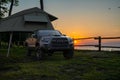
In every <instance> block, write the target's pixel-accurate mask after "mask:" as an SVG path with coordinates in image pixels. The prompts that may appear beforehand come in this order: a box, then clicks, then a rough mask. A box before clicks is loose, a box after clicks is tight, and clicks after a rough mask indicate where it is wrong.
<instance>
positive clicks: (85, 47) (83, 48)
mask: <svg viewBox="0 0 120 80" xmlns="http://www.w3.org/2000/svg"><path fill="white" fill-rule="evenodd" d="M74 48H75V50H98V47H91V46H90V47H88V46H75V47H74ZM101 50H102V51H120V48H101Z"/></svg>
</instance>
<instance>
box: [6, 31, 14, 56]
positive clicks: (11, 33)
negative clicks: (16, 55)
mask: <svg viewBox="0 0 120 80" xmlns="http://www.w3.org/2000/svg"><path fill="white" fill-rule="evenodd" d="M12 36H13V32H10V39H9V45H8V52H7V57H8V56H9V54H10V46H11V43H12Z"/></svg>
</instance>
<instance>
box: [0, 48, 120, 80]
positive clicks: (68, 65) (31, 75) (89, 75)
mask: <svg viewBox="0 0 120 80" xmlns="http://www.w3.org/2000/svg"><path fill="white" fill-rule="evenodd" d="M6 52H7V51H6V50H5V49H0V80H120V52H97V51H75V54H74V58H73V59H69V60H66V59H64V57H63V55H62V53H60V52H59V53H55V54H54V55H53V56H46V58H45V59H44V60H42V61H38V60H36V58H35V55H32V56H31V57H27V56H26V54H25V53H26V50H25V49H24V48H13V49H12V50H11V52H10V56H9V57H8V58H7V57H6Z"/></svg>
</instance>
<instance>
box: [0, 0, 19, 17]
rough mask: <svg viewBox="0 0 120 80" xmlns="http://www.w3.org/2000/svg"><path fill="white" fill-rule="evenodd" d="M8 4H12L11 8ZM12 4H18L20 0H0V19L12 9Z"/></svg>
mask: <svg viewBox="0 0 120 80" xmlns="http://www.w3.org/2000/svg"><path fill="white" fill-rule="evenodd" d="M8 5H10V9H9V7H8ZM11 5H12V6H18V0H0V19H1V18H3V17H4V16H5V13H8V12H9V11H12V10H11V8H12V6H11ZM9 13H11V12H9ZM8 15H9V14H8Z"/></svg>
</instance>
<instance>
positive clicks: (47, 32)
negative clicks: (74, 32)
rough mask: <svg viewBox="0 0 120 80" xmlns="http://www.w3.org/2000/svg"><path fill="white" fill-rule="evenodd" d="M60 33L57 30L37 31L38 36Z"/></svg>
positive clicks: (57, 34) (58, 34)
mask: <svg viewBox="0 0 120 80" xmlns="http://www.w3.org/2000/svg"><path fill="white" fill-rule="evenodd" d="M60 35H62V34H61V33H60V32H59V31H56V30H40V31H38V37H42V36H60Z"/></svg>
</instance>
